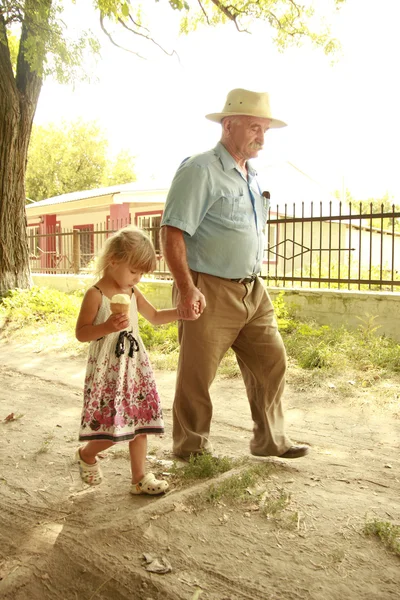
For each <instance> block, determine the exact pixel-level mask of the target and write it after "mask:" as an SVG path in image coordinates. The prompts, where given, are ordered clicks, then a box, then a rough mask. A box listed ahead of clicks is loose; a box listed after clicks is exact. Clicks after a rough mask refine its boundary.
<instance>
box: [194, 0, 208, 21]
mask: <svg viewBox="0 0 400 600" xmlns="http://www.w3.org/2000/svg"><path fill="white" fill-rule="evenodd" d="M197 1H198V3H199V4H200V8H201V10H202V13H203V15H204V17H205V19H206V21H207V25H211V23H210V19H209V18H208V14H207V13H206V9H205V8H204V6H203V5H202V3H201V0H197Z"/></svg>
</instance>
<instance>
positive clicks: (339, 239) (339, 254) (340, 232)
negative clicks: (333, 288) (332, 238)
mask: <svg viewBox="0 0 400 600" xmlns="http://www.w3.org/2000/svg"><path fill="white" fill-rule="evenodd" d="M339 215H340V216H341V215H342V203H341V202H339ZM338 245H339V252H338V279H340V260H341V256H342V254H341V251H340V249H341V245H342V221H339V230H338Z"/></svg>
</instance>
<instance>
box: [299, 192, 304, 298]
mask: <svg viewBox="0 0 400 600" xmlns="http://www.w3.org/2000/svg"><path fill="white" fill-rule="evenodd" d="M301 216H302V217H303V219H302V221H301V246H302V248H303V247H304V202H302V203H301ZM303 256H304V254H303V253H302V254H301V257H300V276H301V277H303ZM301 287H303V282H302V283H301Z"/></svg>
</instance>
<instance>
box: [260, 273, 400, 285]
mask: <svg viewBox="0 0 400 600" xmlns="http://www.w3.org/2000/svg"><path fill="white" fill-rule="evenodd" d="M260 277H261V279H264V280H269V281H273V280H274V279H275V277H270V278H268V277H267V276H266V275H260ZM276 279H278V280H284V279H286V280H287V281H290V280H291V279H293V280H294V281H307V282H308V281H309V282H311V283H318V282H319V281H320V282H321V283H353V284H356V283H360V284H368V285H378V286H379V285H380V284H382V285H387V286H391V285H398V286H400V279H399V280H391V279H383V280H382V281H381V280H380V279H350V280H349V279H347V278H346V279H345V278H342V279H338V278H337V277H332V278H329V277H321V279H318V278H317V277H291V276H289V277H286V278H284V277H282V276H279V277H277V278H276Z"/></svg>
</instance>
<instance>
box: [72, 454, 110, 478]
mask: <svg viewBox="0 0 400 600" xmlns="http://www.w3.org/2000/svg"><path fill="white" fill-rule="evenodd" d="M75 458H76V460H77V461H78V465H79V474H80V476H81V479H82V481H83V482H84V483H87V484H88V485H99V483H101V482H102V481H103V473H102V472H101V469H100V465H99V459H98V458H96V462H95V463H94V465H89V464H88V463H86V462H85V461H84V460H83V459H82V457H81V453H80V448H78V450H77V451H76V454H75Z"/></svg>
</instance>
